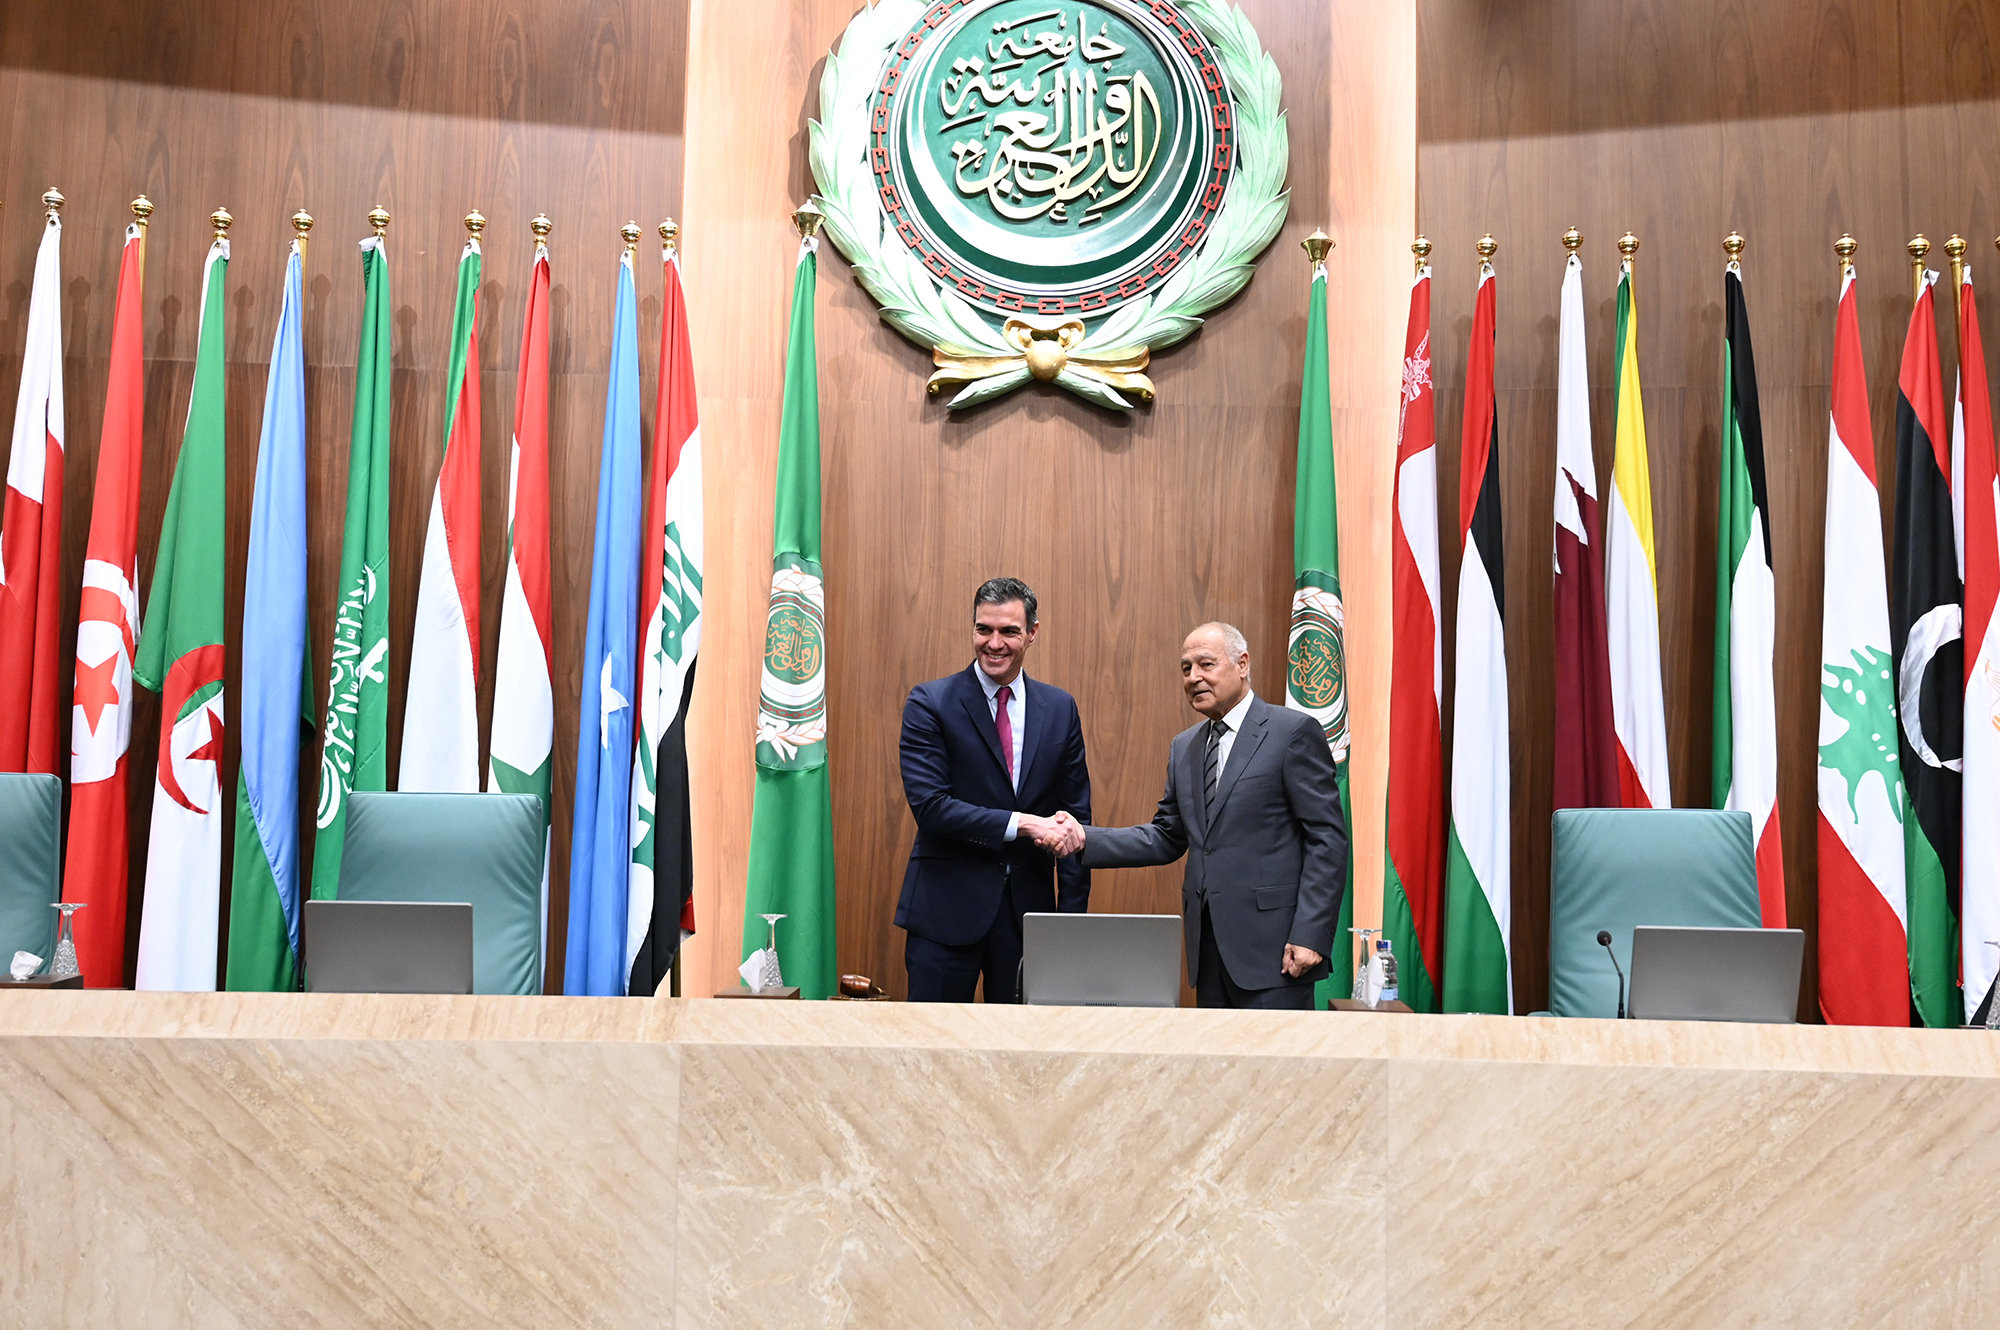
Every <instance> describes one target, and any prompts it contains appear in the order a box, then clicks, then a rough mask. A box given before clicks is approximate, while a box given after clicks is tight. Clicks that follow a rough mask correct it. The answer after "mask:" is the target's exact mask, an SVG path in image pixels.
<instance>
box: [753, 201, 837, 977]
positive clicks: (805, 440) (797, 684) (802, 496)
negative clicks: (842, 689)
mask: <svg viewBox="0 0 2000 1330" xmlns="http://www.w3.org/2000/svg"><path fill="white" fill-rule="evenodd" d="M818 251H819V239H818V237H816V236H811V235H808V236H807V237H806V238H805V240H804V241H803V242H802V243H801V244H800V245H799V264H798V275H797V277H796V279H795V281H794V283H793V287H792V329H791V334H790V337H789V339H788V341H787V344H786V350H785V407H784V417H783V424H782V425H781V427H780V428H779V431H778V494H777V504H776V513H775V516H774V518H773V520H772V523H771V608H770V614H769V617H768V618H767V619H766V621H765V628H764V684H763V695H762V697H761V698H760V699H759V701H758V706H757V797H756V804H755V806H754V809H753V811H752V813H751V816H750V874H749V882H748V887H747V889H746V890H745V892H744V895H743V957H744V959H746V960H747V959H749V957H750V953H751V952H753V951H756V950H758V949H759V948H761V947H763V946H764V945H765V943H766V942H767V941H768V940H769V938H770V936H771V934H770V930H769V928H768V926H767V925H766V924H765V922H764V919H763V916H764V915H767V914H782V915H784V916H785V920H784V922H782V923H780V924H779V925H778V933H777V937H778V959H779V964H780V966H781V968H782V969H783V971H784V979H785V982H786V983H787V984H791V985H795V986H796V987H797V988H798V990H799V996H801V997H804V998H809V999H812V998H825V997H830V996H832V994H833V991H834V984H835V982H836V978H837V974H836V970H837V967H836V964H835V960H834V940H833V923H834V918H833V794H832V789H831V787H830V786H829V784H828V783H827V771H826V591H825V588H824V586H823V584H822V582H821V580H820V549H819V366H818V352H817V349H816V348H815V346H814V342H813V292H814V290H815V288H816V287H817V286H818V277H819V259H818Z"/></svg>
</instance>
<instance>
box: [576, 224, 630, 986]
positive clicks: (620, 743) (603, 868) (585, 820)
mask: <svg viewBox="0 0 2000 1330" xmlns="http://www.w3.org/2000/svg"><path fill="white" fill-rule="evenodd" d="M634 303H635V302H634V297H633V292H632V256H631V255H630V254H627V255H626V256H625V258H624V260H623V261H622V263H621V264H620V265H619V269H618V313H617V323H616V326H615V327H614V328H613V330H612V334H611V385H610V389H609V391H608V392H607V393H606V394H605V400H604V455H603V458H602V460H601V462H600V463H599V465H598V470H597V541H596V548H595V550H594V551H593V552H592V554H591V559H590V624H589V627H588V629H587V630H586V632H585V635H584V647H583V666H584V668H583V697H582V705H581V707H580V709H579V711H578V713H577V714H578V717H579V721H578V724H577V745H576V747H577V753H576V818H575V827H574V830H573V834H572V835H571V837H570V854H569V951H568V954H567V960H566V963H565V964H564V965H563V992H564V993H566V994H568V995H570V996H571V997H622V996H624V993H625V981H626V970H625V923H626V920H625V901H626V891H627V875H628V874H629V873H630V871H631V862H630V861H631V858H632V822H631V818H632V695H633V693H634V692H636V691H637V682H636V678H635V674H636V671H635V661H636V651H635V646H636V639H637V637H638V614H639V525H640V511H639V510H640V505H641V504H642V503H643V502H644V499H645V486H644V484H643V482H642V478H641V475H640V468H639V329H638V321H637V315H636V313H635V311H634Z"/></svg>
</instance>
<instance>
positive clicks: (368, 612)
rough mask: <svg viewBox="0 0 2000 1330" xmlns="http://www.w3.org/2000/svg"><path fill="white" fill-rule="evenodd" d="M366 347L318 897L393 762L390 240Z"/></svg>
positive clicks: (318, 844)
mask: <svg viewBox="0 0 2000 1330" xmlns="http://www.w3.org/2000/svg"><path fill="white" fill-rule="evenodd" d="M361 282H362V289H363V300H362V307H361V346H360V350H359V351H358V352H357V354H356V356H355V363H354V432H353V435H352V436H351V439H350V441H349V444H348V451H347V518H346V525H345V527H344V528H343V529H342V532H341V537H340V582H339V583H338V586H337V591H336V594H337V595H338V597H339V599H337V600H336V601H335V602H334V611H333V660H332V663H331V664H330V665H329V666H328V668H327V693H326V725H325V727H324V732H323V736H322V737H323V742H324V747H323V748H322V750H321V755H320V774H319V818H318V827H319V831H318V835H317V837H316V838H315V839H314V841H313V886H312V894H313V895H314V896H315V897H320V898H327V897H333V896H337V895H339V893H340V857H341V850H342V842H343V840H344V838H345V837H346V835H347V796H348V793H349V792H350V791H352V790H382V789H387V788H388V776H389V758H388V747H387V745H388V733H389V369H390V362H389V309H390V305H389V260H388V256H387V255H386V254H384V253H383V248H382V237H381V236H379V235H376V236H370V237H369V238H368V239H366V240H364V241H362V242H361Z"/></svg>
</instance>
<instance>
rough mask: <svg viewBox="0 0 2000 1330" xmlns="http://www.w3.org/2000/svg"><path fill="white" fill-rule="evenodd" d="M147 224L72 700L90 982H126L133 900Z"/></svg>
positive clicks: (110, 427) (122, 316)
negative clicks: (128, 909) (131, 809)
mask: <svg viewBox="0 0 2000 1330" xmlns="http://www.w3.org/2000/svg"><path fill="white" fill-rule="evenodd" d="M145 260H146V233H145V228H143V227H141V226H140V225H139V224H137V223H136V222H135V223H133V224H132V225H130V226H127V227H126V228H125V256H124V259H123V261H122V262H121V263H120V265H119V269H118V304H117V310H116V313H114V314H113V316H112V320H111V373H110V375H109V377H108V379H107V381H106V384H105V389H104V433H103V435H102V436H101V438H100V441H99V443H98V446H97V484H96V493H95V495H94V496H93V497H92V499H91V509H90V543H89V545H88V546H87V547H86V549H85V552H84V556H83V594H82V597H81V603H80V604H79V606H78V609H77V624H76V684H75V691H74V694H73V696H74V701H75V705H74V706H73V707H72V708H71V711H70V731H69V733H70V740H69V775H70V803H69V844H68V847H67V850H66V852H65V857H64V860H63V899H64V900H66V901H71V902H75V903H80V904H83V905H86V906H88V907H89V908H88V909H85V910H82V911H79V912H78V913H77V915H76V919H75V924H74V927H75V929H76V956H77V963H78V964H79V965H80V966H81V967H82V969H83V981H84V982H85V983H86V984H88V985H90V987H92V988H119V987H122V986H123V985H124V983H125V906H126V901H127V898H128V887H129V885H130V872H131V859H132V853H131V843H130V832H129V830H128V828H127V816H126V806H127V801H128V799H129V797H130V793H129V791H130V787H129V786H128V785H127V783H126V782H127V780H128V779H129V768H130V766H131V758H130V755H129V750H130V748H131V745H132V657H133V654H134V653H135V652H136V651H137V649H138V639H139V487H140V483H141V475H142V470H141V466H140V461H141V451H142V450H141V446H140V444H141V435H142V428H141V427H142V426H143V424H144V422H145V406H146V385H145V373H144V362H143V358H142V342H143V329H142V322H143V318H142V311H141V309H140V306H141V304H142V301H141V299H140V297H141V275H142V273H143V270H144V268H145Z"/></svg>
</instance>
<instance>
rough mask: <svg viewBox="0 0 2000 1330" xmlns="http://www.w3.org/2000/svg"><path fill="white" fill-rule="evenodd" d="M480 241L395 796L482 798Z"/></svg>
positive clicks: (457, 324) (465, 263) (455, 324)
mask: <svg viewBox="0 0 2000 1330" xmlns="http://www.w3.org/2000/svg"><path fill="white" fill-rule="evenodd" d="M479 263H480V253H479V238H478V237H477V236H474V237H473V238H472V239H470V240H467V241H466V242H465V250H464V252H463V253H461V254H460V255H459V258H458V299H457V300H456V302H454V304H453V307H452V321H451V361H450V366H451V367H450V369H449V370H448V371H447V372H446V375H445V417H444V419H445V438H444V462H443V463H442V464H441V465H440V466H439V468H438V478H437V488H436V489H435V490H434V491H432V493H431V516H430V525H429V526H428V527H427V528H426V529H425V531H424V564H423V572H422V575H421V578H420V579H419V581H418V583H417V617H416V621H415V622H414V623H412V624H411V626H410V682H409V689H408V692H407V693H406V695H405V698H404V706H403V763H402V768H401V770H400V771H398V772H397V778H396V788H398V789H401V790H430V791H437V792H440V793H446V794H470V793H472V792H474V791H476V790H478V789H479V339H478V336H477V333H476V332H475V325H476V324H477V323H478V321H479Z"/></svg>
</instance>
